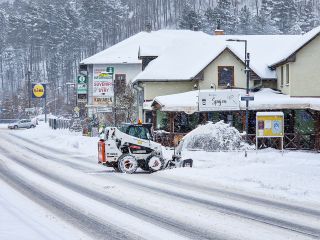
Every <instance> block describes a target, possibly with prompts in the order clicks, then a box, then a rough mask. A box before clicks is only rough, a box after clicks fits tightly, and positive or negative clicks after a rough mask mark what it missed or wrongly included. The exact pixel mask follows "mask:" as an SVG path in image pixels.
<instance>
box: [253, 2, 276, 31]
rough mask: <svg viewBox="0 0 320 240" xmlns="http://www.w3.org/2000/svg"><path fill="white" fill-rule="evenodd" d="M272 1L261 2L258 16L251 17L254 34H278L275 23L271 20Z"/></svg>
mask: <svg viewBox="0 0 320 240" xmlns="http://www.w3.org/2000/svg"><path fill="white" fill-rule="evenodd" d="M273 5H274V4H273V1H272V0H262V2H261V8H260V11H259V15H256V16H254V17H253V20H252V22H253V29H254V32H255V34H279V33H280V31H279V30H278V28H277V26H276V25H275V21H274V20H273V19H272V18H271V13H272V11H273Z"/></svg>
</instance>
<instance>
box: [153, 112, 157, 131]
mask: <svg viewBox="0 0 320 240" xmlns="http://www.w3.org/2000/svg"><path fill="white" fill-rule="evenodd" d="M152 127H153V129H157V127H158V126H157V111H154V110H153V111H152Z"/></svg>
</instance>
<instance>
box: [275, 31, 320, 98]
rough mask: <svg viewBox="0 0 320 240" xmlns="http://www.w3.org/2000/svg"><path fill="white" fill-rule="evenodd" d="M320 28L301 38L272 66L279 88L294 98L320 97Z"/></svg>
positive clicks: (289, 46)
mask: <svg viewBox="0 0 320 240" xmlns="http://www.w3.org/2000/svg"><path fill="white" fill-rule="evenodd" d="M319 63H320V26H319V27H317V28H315V29H313V30H311V31H310V32H308V33H306V34H304V35H302V36H300V37H299V39H298V40H297V41H295V42H294V43H293V44H290V45H288V47H287V48H286V50H285V51H284V52H283V53H282V54H280V55H279V56H278V58H277V59H276V60H275V61H274V62H273V63H272V64H270V67H271V69H272V70H275V72H276V73H277V76H278V82H277V88H278V89H279V90H280V91H282V92H283V93H285V94H288V95H290V96H294V97H320V67H319Z"/></svg>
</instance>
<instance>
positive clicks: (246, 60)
mask: <svg viewBox="0 0 320 240" xmlns="http://www.w3.org/2000/svg"><path fill="white" fill-rule="evenodd" d="M227 41H228V42H244V59H245V60H244V61H245V70H244V71H245V73H246V76H247V87H246V96H247V97H249V80H250V66H249V65H250V54H249V53H248V52H247V40H245V39H227ZM245 100H246V142H248V128H249V98H246V99H245ZM245 156H246V157H247V151H246V152H245Z"/></svg>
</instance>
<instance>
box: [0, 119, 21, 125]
mask: <svg viewBox="0 0 320 240" xmlns="http://www.w3.org/2000/svg"><path fill="white" fill-rule="evenodd" d="M18 120H19V119H0V124H6V123H13V122H16V121H18Z"/></svg>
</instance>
